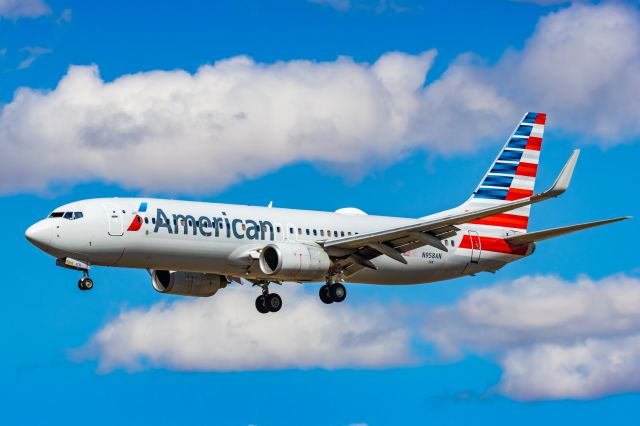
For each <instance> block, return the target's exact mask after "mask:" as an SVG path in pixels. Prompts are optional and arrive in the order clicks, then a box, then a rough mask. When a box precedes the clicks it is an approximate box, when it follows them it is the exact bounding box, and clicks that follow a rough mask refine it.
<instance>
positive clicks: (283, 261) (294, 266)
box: [259, 243, 331, 281]
mask: <svg viewBox="0 0 640 426" xmlns="http://www.w3.org/2000/svg"><path fill="white" fill-rule="evenodd" d="M259 263H260V270H261V271H262V273H263V274H265V275H269V276H270V277H273V278H274V279H281V280H294V281H323V280H324V279H325V278H326V275H327V272H328V271H329V267H330V266H331V260H330V259H329V255H328V254H327V253H326V252H325V251H324V250H323V249H322V248H321V247H320V246H317V245H309V244H300V243H277V244H269V245H268V246H266V247H264V248H263V249H262V252H261V253H260V259H259Z"/></svg>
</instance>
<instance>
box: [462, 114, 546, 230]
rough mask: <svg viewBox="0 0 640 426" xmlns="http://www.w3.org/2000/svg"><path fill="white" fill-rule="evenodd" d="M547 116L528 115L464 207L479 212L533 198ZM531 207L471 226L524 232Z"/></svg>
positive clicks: (489, 218) (491, 217)
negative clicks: (487, 208)
mask: <svg viewBox="0 0 640 426" xmlns="http://www.w3.org/2000/svg"><path fill="white" fill-rule="evenodd" d="M546 119H547V115H546V114H544V113H541V112H529V113H527V114H526V115H525V116H524V117H523V118H522V120H521V121H520V123H519V124H518V126H517V127H516V129H515V130H514V132H513V134H512V135H511V137H510V138H509V140H508V141H507V143H506V144H505V145H504V147H503V148H502V150H501V151H500V154H498V157H497V158H496V159H495V161H494V162H493V164H492V165H491V167H490V168H489V170H488V171H487V173H486V174H485V176H484V178H483V179H482V180H481V181H480V184H479V185H478V187H477V188H476V190H475V191H474V192H473V195H471V198H469V200H468V201H467V202H466V203H465V204H464V208H465V209H469V210H478V209H482V208H486V207H491V206H496V205H500V204H504V203H507V202H509V201H514V200H519V199H521V198H526V197H529V196H531V195H532V194H533V191H534V186H535V183H536V175H537V173H538V163H539V160H540V148H541V147H542V136H543V134H544V126H545V123H546ZM530 211H531V206H526V207H521V208H519V209H516V210H512V211H508V212H506V213H501V214H497V215H495V216H490V217H486V218H483V219H478V220H475V221H473V222H470V223H472V224H474V225H482V226H486V227H488V228H491V229H500V228H503V229H510V230H516V231H520V232H526V230H527V227H528V225H529V213H530Z"/></svg>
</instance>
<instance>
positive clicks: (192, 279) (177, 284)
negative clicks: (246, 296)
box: [151, 271, 227, 297]
mask: <svg viewBox="0 0 640 426" xmlns="http://www.w3.org/2000/svg"><path fill="white" fill-rule="evenodd" d="M151 284H153V288H154V289H155V290H156V291H158V292H160V293H164V294H177V295H180V296H197V297H209V296H213V295H214V294H216V292H217V291H218V290H219V289H221V288H225V287H226V286H227V279H226V278H225V277H223V276H221V275H215V274H203V273H201V272H180V271H176V272H172V271H153V273H152V275H151Z"/></svg>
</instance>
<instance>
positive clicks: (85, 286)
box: [78, 277, 93, 291]
mask: <svg viewBox="0 0 640 426" xmlns="http://www.w3.org/2000/svg"><path fill="white" fill-rule="evenodd" d="M78 288H79V289H80V290H82V291H85V290H91V289H92V288H93V280H92V279H91V278H89V277H83V278H80V279H79V280H78Z"/></svg>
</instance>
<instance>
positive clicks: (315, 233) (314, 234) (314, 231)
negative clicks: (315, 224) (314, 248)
mask: <svg viewBox="0 0 640 426" xmlns="http://www.w3.org/2000/svg"><path fill="white" fill-rule="evenodd" d="M317 235H318V231H316V230H315V229H314V230H313V236H314V237H316V236H317Z"/></svg>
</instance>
